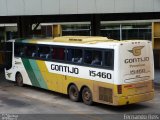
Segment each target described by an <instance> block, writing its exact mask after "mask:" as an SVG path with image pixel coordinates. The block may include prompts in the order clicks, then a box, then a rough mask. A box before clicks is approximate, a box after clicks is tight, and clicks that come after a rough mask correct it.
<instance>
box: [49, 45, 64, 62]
mask: <svg viewBox="0 0 160 120" xmlns="http://www.w3.org/2000/svg"><path fill="white" fill-rule="evenodd" d="M52 49H53V50H52V53H51V54H52V59H54V60H65V49H64V48H62V47H55V48H52Z"/></svg>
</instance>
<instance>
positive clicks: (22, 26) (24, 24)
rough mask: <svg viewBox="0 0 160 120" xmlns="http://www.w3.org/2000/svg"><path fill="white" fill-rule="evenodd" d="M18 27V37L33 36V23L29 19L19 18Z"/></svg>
mask: <svg viewBox="0 0 160 120" xmlns="http://www.w3.org/2000/svg"><path fill="white" fill-rule="evenodd" d="M17 27H18V37H20V38H25V37H30V36H31V35H32V23H31V21H30V18H29V17H19V18H18V22H17Z"/></svg>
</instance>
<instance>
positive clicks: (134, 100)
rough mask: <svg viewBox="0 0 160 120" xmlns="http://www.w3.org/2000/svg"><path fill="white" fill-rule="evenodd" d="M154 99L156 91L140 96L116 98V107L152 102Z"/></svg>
mask: <svg viewBox="0 0 160 120" xmlns="http://www.w3.org/2000/svg"><path fill="white" fill-rule="evenodd" d="M153 98H154V91H153V92H148V93H143V94H138V95H131V96H122V97H115V101H114V105H117V106H118V105H127V104H133V103H138V102H143V101H148V100H152V99H153Z"/></svg>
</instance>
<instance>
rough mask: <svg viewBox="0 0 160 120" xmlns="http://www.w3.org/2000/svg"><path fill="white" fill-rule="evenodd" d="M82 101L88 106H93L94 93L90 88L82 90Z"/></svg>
mask: <svg viewBox="0 0 160 120" xmlns="http://www.w3.org/2000/svg"><path fill="white" fill-rule="evenodd" d="M82 100H83V103H84V104H86V105H92V104H93V98H92V92H91V90H90V89H89V88H88V87H85V88H83V90H82Z"/></svg>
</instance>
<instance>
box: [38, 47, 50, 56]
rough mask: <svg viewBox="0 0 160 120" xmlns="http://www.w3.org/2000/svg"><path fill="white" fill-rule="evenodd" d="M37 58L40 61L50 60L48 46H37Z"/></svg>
mask: <svg viewBox="0 0 160 120" xmlns="http://www.w3.org/2000/svg"><path fill="white" fill-rule="evenodd" d="M38 57H39V58H41V59H50V58H51V54H50V48H49V47H48V46H39V48H38Z"/></svg>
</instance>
